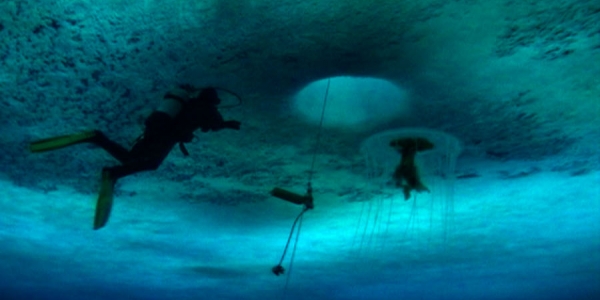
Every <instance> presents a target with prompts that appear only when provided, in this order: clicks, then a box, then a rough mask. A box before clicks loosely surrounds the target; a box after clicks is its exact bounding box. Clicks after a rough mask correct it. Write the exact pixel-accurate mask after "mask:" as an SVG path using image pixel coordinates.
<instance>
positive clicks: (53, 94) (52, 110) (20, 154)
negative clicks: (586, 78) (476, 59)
mask: <svg viewBox="0 0 600 300" xmlns="http://www.w3.org/2000/svg"><path fill="white" fill-rule="evenodd" d="M592 2H593V1H588V4H587V6H586V7H584V4H575V5H566V4H562V3H563V2H560V1H556V2H551V3H550V4H553V5H554V4H555V6H551V8H552V9H550V10H547V9H542V8H541V7H540V8H539V9H538V8H535V7H534V8H529V6H528V5H529V4H527V3H526V4H520V5H521V6H524V8H523V14H522V15H519V14H515V15H514V18H515V20H514V22H517V19H516V18H519V20H521V21H523V20H529V19H532V20H534V23H536V24H537V23H539V24H543V26H546V27H545V28H558V27H561V26H562V27H563V28H564V30H565V31H564V32H566V33H568V34H571V33H572V32H573V30H576V29H577V28H579V29H578V32H579V33H578V34H579V36H580V35H582V34H583V35H586V36H588V37H591V38H595V37H597V35H596V34H595V33H594V32H595V31H594V30H595V29H593V28H594V26H596V27H597V23H595V22H593V21H591V20H593V17H594V16H596V15H597V10H596V8H595V7H596V6H597V5H596V4H595V3H592ZM103 3H104V4H99V2H96V1H58V2H52V3H50V2H48V1H42V0H22V1H2V2H1V3H0V24H1V25H0V41H2V42H0V57H1V58H2V59H1V60H0V68H1V69H2V72H1V73H0V84H1V85H2V88H0V99H1V101H0V105H1V109H0V125H1V126H2V129H3V132H6V134H3V136H2V137H0V142H1V143H2V144H3V145H6V146H3V155H2V156H0V171H2V172H4V173H5V174H8V176H9V177H10V178H12V179H13V180H15V182H16V183H18V184H21V185H26V186H41V187H42V188H43V189H52V186H53V184H54V183H55V182H56V180H60V182H62V183H65V184H70V185H74V186H76V187H77V188H79V189H83V190H87V191H93V190H95V189H96V185H95V182H96V181H97V178H98V176H99V175H98V172H99V170H100V168H101V167H102V166H105V165H111V164H114V163H115V162H114V160H112V159H111V158H110V157H108V156H107V155H105V154H104V153H102V152H101V151H100V150H97V149H94V148H93V147H89V146H85V145H81V146H76V147H73V148H71V149H68V150H61V151H57V152H54V153H47V154H43V155H30V154H29V153H27V152H26V151H25V149H26V148H27V143H28V142H29V141H31V140H34V139H37V138H43V137H48V136H53V135H57V134H67V133H71V132H77V131H80V130H87V129H91V128H97V129H100V130H103V131H105V132H106V133H107V134H108V135H109V136H110V137H111V138H114V139H115V140H116V141H118V142H120V143H122V144H123V145H126V146H129V145H131V143H132V141H133V140H134V139H135V138H136V137H137V136H138V135H139V134H140V133H141V131H142V128H143V121H144V118H145V117H146V116H147V115H149V113H150V112H151V111H152V109H153V108H155V107H156V106H157V105H158V103H159V101H160V99H161V97H162V95H163V93H164V92H166V91H167V90H168V89H169V88H170V87H172V86H173V85H174V84H178V83H183V82H188V83H192V84H197V85H218V86H223V87H225V88H230V89H232V90H235V91H236V92H238V93H240V94H242V96H243V97H244V106H243V108H242V109H241V110H230V111H225V112H224V115H225V117H228V118H239V119H242V121H243V123H244V124H243V128H242V130H243V134H237V133H231V132H227V133H222V134H221V133H218V135H217V134H206V135H204V134H202V135H200V136H199V141H198V142H196V144H194V145H193V146H191V147H190V151H191V152H192V156H193V158H189V159H188V160H185V159H184V158H182V157H181V155H180V154H179V153H178V152H176V151H174V153H173V154H172V155H171V156H170V158H169V159H168V160H167V161H166V162H165V164H164V165H163V166H161V172H160V173H158V174H157V175H156V176H163V177H165V178H166V179H172V180H178V181H180V180H181V181H185V180H186V179H185V178H183V177H181V176H182V175H180V174H181V173H184V174H186V173H187V174H189V176H192V175H194V174H195V175H197V176H206V177H211V176H212V177H215V176H217V177H218V176H231V177H233V178H235V179H236V180H240V181H243V182H246V183H250V182H252V183H254V184H263V183H264V184H269V183H271V182H273V181H275V180H274V179H273V176H271V174H273V173H277V172H281V173H280V174H282V175H279V176H280V177H282V178H283V177H294V176H290V175H286V174H287V173H286V171H285V170H286V169H285V166H286V165H290V164H293V163H294V162H293V160H294V159H295V158H294V157H292V158H290V157H288V156H286V154H287V153H286V152H281V153H276V152H277V151H276V150H274V151H270V150H263V149H267V148H271V149H279V148H278V147H281V146H289V145H292V144H293V145H295V147H297V148H298V149H299V150H298V151H300V152H301V153H302V154H308V155H310V154H312V151H313V150H312V145H313V144H314V143H313V139H314V135H313V133H314V132H316V131H312V130H307V125H306V124H304V123H302V122H301V121H299V120H292V119H290V114H289V112H286V111H285V108H286V107H285V104H281V103H282V100H285V99H286V97H290V96H292V95H293V94H294V92H296V91H297V90H298V89H299V88H301V87H303V86H304V85H306V84H308V83H310V82H311V81H313V80H316V79H320V78H323V77H327V76H335V75H362V76H373V77H380V78H386V79H389V80H390V81H392V82H399V83H401V84H402V85H403V86H406V87H407V88H409V89H412V90H417V89H420V88H423V87H424V88H425V89H426V90H438V91H440V92H446V91H445V90H444V86H443V84H441V83H442V82H430V83H432V86H426V84H429V83H426V84H425V85H424V84H423V83H415V82H411V80H413V78H416V77H418V75H419V74H422V73H425V72H428V70H424V69H422V65H426V63H428V62H430V61H432V60H435V58H436V57H435V54H436V51H437V50H440V49H437V47H426V48H425V49H426V51H423V50H424V49H423V48H420V47H417V46H415V45H417V44H418V43H423V41H427V40H428V39H430V38H432V37H436V36H438V35H440V34H438V33H436V30H441V28H437V27H435V26H434V25H432V24H434V23H433V22H435V21H436V20H438V19H440V18H451V17H453V14H456V13H460V11H461V9H463V8H470V7H474V5H480V4H481V3H479V2H477V1H437V0H435V1H424V2H421V1H406V2H402V4H399V2H398V1H396V0H386V1H379V2H378V5H372V2H370V1H340V2H335V3H333V2H326V1H325V2H324V1H297V0H288V1H278V2H277V4H273V3H271V2H270V1H254V2H250V1H216V2H214V4H215V5H211V3H212V2H210V3H209V2H208V1H206V2H205V1H200V2H199V1H191V0H190V1H183V0H182V1H174V2H169V5H168V6H164V5H162V4H161V3H163V2H161V1H108V2H103ZM565 3H566V2H565ZM509 4H510V3H508V4H507V5H509ZM510 5H517V4H516V3H513V4H510ZM569 12H572V13H571V14H569ZM532 14H533V15H532ZM557 14H559V15H558V16H560V18H558V19H557V18H555V17H556V16H557ZM561 14H564V15H561ZM531 16H532V18H529V17H531ZM580 20H581V22H580ZM548 22H553V23H548ZM557 22H558V23H557ZM509 23H510V22H509ZM559 23H560V24H559ZM559 25H561V26H559ZM577 26H580V27H577ZM536 27H538V26H537V25H531V26H529V25H528V26H519V27H518V28H519V30H516V31H515V33H514V34H506V33H502V34H499V35H498V36H500V39H499V45H503V44H506V45H509V47H508V49H509V50H503V51H504V52H503V53H506V54H507V53H512V52H514V51H515V50H516V49H517V48H516V46H515V45H517V44H518V43H517V44H515V42H514V40H521V37H520V36H522V35H525V36H530V37H531V36H533V35H535V36H539V38H535V39H530V42H526V43H525V44H523V46H527V45H532V44H531V43H532V42H533V41H538V40H539V41H543V42H544V45H547V47H550V45H551V43H552V41H555V40H556V39H558V40H559V41H562V40H565V41H567V40H568V39H569V37H562V35H564V33H561V32H557V31H552V30H544V31H542V33H543V35H539V34H538V33H539V32H536V31H532V30H533V29H531V28H536ZM527 28H530V29H527ZM526 29H527V30H526ZM511 32H512V31H511ZM490 34H494V33H493V32H491V33H490ZM442 35H444V34H442ZM510 45H513V46H510ZM518 45H520V44H518ZM557 45H558V44H557ZM559 45H562V44H560V43H559ZM571 45H572V43H571ZM421 46H422V45H421ZM561 47H562V46H561ZM500 48H504V46H502V47H500V46H499V49H500ZM510 49H512V50H510ZM569 49H570V48H569ZM441 50H443V49H441ZM594 51H597V50H594ZM460 71H461V70H458V71H457V72H460ZM434 72H435V71H434ZM443 74H446V73H443ZM419 85H420V86H419ZM526 92H527V90H514V91H510V93H511V94H512V95H514V96H512V97H508V98H500V99H499V98H497V97H495V96H490V97H478V98H476V97H473V98H467V97H462V98H461V97H457V98H454V97H449V98H444V97H432V98H429V99H427V101H424V102H419V103H415V104H414V105H415V111H416V112H417V113H416V114H415V117H414V118H412V119H411V120H406V121H399V122H396V123H395V124H390V126H394V127H396V126H406V125H409V126H421V127H430V128H433V129H438V130H442V131H446V132H449V133H451V134H453V135H455V136H457V137H459V139H460V140H461V141H464V142H465V143H466V145H465V146H466V149H467V153H470V154H478V155H487V156H489V157H493V158H499V159H503V160H506V159H530V158H543V157H545V156H548V155H551V154H552V155H553V154H558V153H561V152H562V151H564V150H565V149H567V148H569V146H570V145H571V144H573V143H574V142H575V141H577V140H579V139H580V137H578V136H574V135H572V132H566V131H565V130H563V128H561V127H560V124H559V123H556V122H555V121H556V120H554V119H549V118H547V117H545V116H543V115H542V114H543V112H536V111H535V108H532V109H529V108H528V105H529V103H531V102H535V101H540V102H541V101H546V99H540V100H538V99H527V93H526ZM522 95H525V96H522ZM442 96H443V95H442ZM565 119H567V120H568V117H565ZM392 123H394V122H392ZM398 123H401V124H398ZM473 124H477V125H473ZM482 124H484V126H483V125H482ZM382 126H383V125H382ZM309 129H314V128H312V127H311V128H309ZM379 129H380V128H375V129H374V130H379ZM290 136H293V137H294V138H293V139H289V138H288V137H290ZM362 138H364V136H354V134H353V133H349V132H344V131H343V130H342V131H339V132H338V131H331V132H328V143H325V144H324V145H321V147H320V148H319V151H320V152H319V153H321V154H323V153H327V154H331V155H332V158H331V159H330V161H328V162H327V163H326V164H327V166H328V167H332V168H334V169H335V168H346V169H351V170H352V169H353V168H359V167H355V166H356V165H357V163H356V162H357V161H360V156H359V155H358V154H357V152H358V151H357V145H358V143H359V141H360V140H361V139H362ZM240 145H243V147H240ZM267 152H275V153H270V154H267ZM248 158H250V159H251V161H252V162H253V163H252V164H250V165H249V163H248V160H245V159H248ZM181 166H184V167H181ZM566 166H569V164H568V162H565V163H564V164H563V168H566ZM226 168H228V171H227V170H225V169H226ZM579 168H581V167H579ZM557 169H561V167H560V166H557ZM74 174H76V175H74ZM43 178H45V179H47V181H48V182H47V183H45V180H43ZM294 178H295V177H294ZM285 180H287V181H292V179H285ZM293 180H295V181H298V182H300V181H301V180H297V179H293Z"/></svg>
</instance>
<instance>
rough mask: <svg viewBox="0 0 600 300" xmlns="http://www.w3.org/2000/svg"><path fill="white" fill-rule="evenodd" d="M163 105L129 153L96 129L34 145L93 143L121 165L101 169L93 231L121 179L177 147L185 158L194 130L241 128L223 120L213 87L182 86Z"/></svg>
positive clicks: (106, 213)
mask: <svg viewBox="0 0 600 300" xmlns="http://www.w3.org/2000/svg"><path fill="white" fill-rule="evenodd" d="M164 98H165V101H164V102H163V105H161V106H160V108H158V109H157V110H156V111H154V112H153V113H152V114H151V115H150V116H149V117H148V118H147V119H146V122H145V125H146V127H145V130H144V134H143V135H142V136H141V137H140V138H139V139H138V140H137V142H136V143H135V145H134V146H133V147H132V148H131V150H127V149H125V148H124V147H122V146H121V145H119V144H117V143H115V142H113V141H111V140H110V139H108V138H107V137H106V135H104V133H102V132H101V131H98V130H93V131H87V132H83V133H79V134H74V135H67V136H59V137H54V138H49V139H44V140H40V141H37V142H33V143H31V145H30V150H31V151H32V152H43V151H49V150H54V149H59V148H63V147H67V146H70V145H73V144H78V143H93V144H95V145H98V146H99V147H101V148H103V149H104V150H106V151H107V152H108V153H109V154H110V155H112V156H113V157H114V158H116V159H117V160H119V162H121V164H120V165H118V166H114V167H105V168H103V169H102V185H101V189H100V195H99V197H98V202H97V205H96V214H95V218H94V229H100V228H102V227H103V226H104V225H106V222H107V221H108V217H109V215H110V211H111V208H112V202H113V188H114V185H115V183H116V181H117V180H118V179H120V178H122V177H125V176H128V175H131V174H134V173H137V172H141V171H149V170H156V169H157V168H158V167H159V166H160V164H161V163H162V162H163V160H164V159H165V158H166V157H167V155H168V154H169V152H171V149H173V147H174V146H175V145H176V144H179V146H180V148H181V151H182V152H183V153H184V155H188V152H187V150H186V149H185V146H184V145H183V143H188V142H191V140H192V139H193V137H194V131H195V130H197V129H201V130H202V132H208V131H218V130H221V129H226V128H228V129H234V130H239V129H240V124H241V123H240V122H239V121H234V120H230V121H225V120H223V117H222V116H221V114H220V113H219V110H218V108H217V105H219V103H220V102H221V100H220V99H219V97H218V95H217V91H216V89H214V88H204V89H200V90H198V89H195V88H193V87H192V86H190V85H181V86H179V87H178V88H176V89H174V90H172V91H170V92H168V93H167V94H166V95H165V96H164Z"/></svg>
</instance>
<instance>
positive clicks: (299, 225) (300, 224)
mask: <svg viewBox="0 0 600 300" xmlns="http://www.w3.org/2000/svg"><path fill="white" fill-rule="evenodd" d="M307 210H308V209H304V210H303V211H302V213H301V214H300V223H298V232H296V240H295V241H294V249H292V258H291V259H290V266H289V267H288V275H287V277H286V279H285V289H286V290H287V287H288V283H289V282H290V277H291V276H292V266H293V265H294V258H295V257H296V248H297V247H298V240H299V239H300V231H301V230H302V219H303V217H302V214H303V213H304V212H305V211H307Z"/></svg>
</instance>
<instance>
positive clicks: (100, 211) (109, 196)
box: [94, 170, 116, 230]
mask: <svg viewBox="0 0 600 300" xmlns="http://www.w3.org/2000/svg"><path fill="white" fill-rule="evenodd" d="M115 182H116V180H115V179H114V178H112V176H110V172H109V171H107V170H103V171H102V183H101V186H100V195H99V196H98V202H97V203H96V214H95V215H94V230H98V229H100V228H102V227H104V226H105V225H106V222H108V217H110V211H111V209H112V204H113V191H114V186H115Z"/></svg>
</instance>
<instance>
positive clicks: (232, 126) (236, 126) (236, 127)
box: [223, 120, 242, 130]
mask: <svg viewBox="0 0 600 300" xmlns="http://www.w3.org/2000/svg"><path fill="white" fill-rule="evenodd" d="M240 125H242V123H241V122H240V121H235V120H231V121H225V122H224V124H223V127H225V128H229V129H234V130H240Z"/></svg>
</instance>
